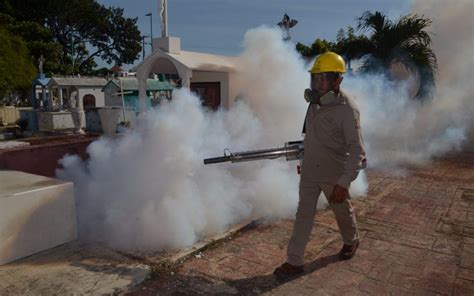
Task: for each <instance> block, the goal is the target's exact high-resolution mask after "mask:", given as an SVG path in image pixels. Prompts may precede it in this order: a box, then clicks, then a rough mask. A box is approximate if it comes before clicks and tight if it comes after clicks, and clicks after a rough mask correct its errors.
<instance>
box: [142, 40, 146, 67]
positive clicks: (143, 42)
mask: <svg viewBox="0 0 474 296" xmlns="http://www.w3.org/2000/svg"><path fill="white" fill-rule="evenodd" d="M145 37H146V35H143V36H142V49H143V53H142V61H143V60H144V59H145Z"/></svg>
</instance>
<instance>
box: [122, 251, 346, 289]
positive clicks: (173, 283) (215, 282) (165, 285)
mask: <svg viewBox="0 0 474 296" xmlns="http://www.w3.org/2000/svg"><path fill="white" fill-rule="evenodd" d="M338 261H339V259H338V256H337V255H331V256H326V257H322V258H318V259H317V260H315V261H313V262H311V263H308V264H306V265H305V268H304V269H305V271H304V273H302V274H300V275H298V276H295V277H292V278H288V279H286V280H278V279H276V278H275V276H274V275H273V274H265V275H259V276H254V277H250V278H243V279H237V280H226V279H218V278H214V277H210V276H208V275H204V274H203V275H202V276H200V275H195V276H194V275H181V274H180V275H177V276H175V277H173V278H169V279H167V280H165V281H164V282H155V283H150V285H147V287H146V289H145V290H140V291H134V292H131V293H130V294H128V295H260V294H262V293H265V292H267V291H270V290H273V289H275V288H276V287H278V286H280V285H283V284H285V283H287V282H290V281H293V280H296V279H298V278H300V277H302V276H305V275H307V274H310V273H313V272H315V271H317V270H319V269H322V268H324V267H326V266H328V265H330V264H332V263H335V262H338ZM157 293H158V294H157Z"/></svg>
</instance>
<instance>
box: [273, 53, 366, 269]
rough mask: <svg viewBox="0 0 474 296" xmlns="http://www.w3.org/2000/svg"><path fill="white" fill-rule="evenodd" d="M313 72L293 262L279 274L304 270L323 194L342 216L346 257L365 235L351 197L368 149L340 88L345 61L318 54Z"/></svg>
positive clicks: (338, 217)
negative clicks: (305, 255)
mask: <svg viewBox="0 0 474 296" xmlns="http://www.w3.org/2000/svg"><path fill="white" fill-rule="evenodd" d="M310 73H311V89H308V90H306V91H305V98H306V99H307V100H308V101H309V102H310V105H309V107H308V112H307V114H306V119H305V127H304V130H303V133H305V139H304V157H303V164H302V171H301V179H300V186H299V203H298V209H297V212H296V219H295V223H294V226H293V233H292V236H291V239H290V242H289V244H288V252H287V255H288V259H287V262H286V263H284V264H283V265H281V266H280V267H278V268H277V269H275V272H274V274H275V275H276V276H277V277H288V276H292V275H297V274H299V273H302V272H303V256H304V251H305V248H306V245H307V243H308V240H309V236H310V234H311V229H312V227H313V222H314V216H315V214H316V205H317V201H318V197H319V195H320V193H321V191H322V192H324V195H325V196H326V198H327V199H328V202H329V205H330V207H331V209H332V210H333V211H334V214H335V216H336V220H337V224H338V226H339V230H340V233H341V236H342V239H343V241H344V246H343V247H342V250H341V251H340V252H339V258H340V259H341V260H346V259H350V258H352V257H353V256H354V254H355V252H356V250H357V247H358V246H359V233H358V231H357V224H356V219H355V215H354V212H353V209H352V205H351V202H350V197H349V191H348V189H349V186H350V183H351V182H352V181H353V180H354V179H355V178H356V177H357V175H358V173H359V171H360V170H361V169H363V168H365V165H366V161H365V152H364V147H363V140H362V135H361V130H360V120H359V110H358V109H357V107H356V105H355V103H354V101H352V99H350V98H349V97H348V96H347V95H346V94H345V93H343V92H342V91H340V89H339V87H340V84H341V82H342V79H343V77H342V74H343V73H345V64H344V60H343V59H342V58H341V57H340V56H339V55H337V54H335V53H333V52H327V53H324V54H321V55H319V56H318V58H317V59H316V61H315V62H314V65H313V68H312V69H311V70H310Z"/></svg>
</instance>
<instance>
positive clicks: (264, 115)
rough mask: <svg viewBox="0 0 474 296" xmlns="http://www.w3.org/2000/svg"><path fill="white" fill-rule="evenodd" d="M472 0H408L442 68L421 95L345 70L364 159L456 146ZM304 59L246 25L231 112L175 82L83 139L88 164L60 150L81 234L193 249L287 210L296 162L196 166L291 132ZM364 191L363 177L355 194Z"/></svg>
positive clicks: (463, 123) (394, 161)
mask: <svg viewBox="0 0 474 296" xmlns="http://www.w3.org/2000/svg"><path fill="white" fill-rule="evenodd" d="M420 3H421V2H420ZM472 6H473V4H472V2H471V1H457V2H455V3H451V2H450V4H449V5H444V2H441V1H439V2H436V3H435V2H431V1H430V2H429V5H423V4H422V3H421V4H418V3H415V4H414V12H416V13H419V14H425V15H426V16H428V17H431V18H432V20H433V22H434V23H433V26H432V28H431V29H432V32H433V33H435V34H436V35H434V36H433V39H434V40H433V41H434V44H433V46H434V49H435V53H436V54H437V56H438V60H439V75H438V77H437V89H436V90H435V96H434V98H433V100H432V101H431V102H430V103H428V104H418V103H417V102H414V101H413V100H410V99H408V92H407V91H406V88H404V87H403V86H400V85H398V86H394V85H393V83H392V82H390V81H386V80H385V79H384V78H383V77H381V76H352V77H351V76H347V77H345V79H344V81H343V89H344V90H345V91H346V92H347V93H349V94H350V95H352V96H353V97H354V99H355V101H356V103H357V104H358V105H359V109H360V112H361V124H362V129H363V136H364V140H365V145H366V150H367V158H368V165H369V167H372V168H382V169H390V168H394V167H397V168H403V167H404V165H405V164H407V163H408V164H413V163H423V162H427V161H429V160H430V159H431V158H432V157H433V156H438V155H443V154H444V153H447V152H449V151H453V150H456V149H459V148H460V147H461V146H462V145H463V143H464V141H465V139H466V137H467V130H468V127H469V126H472V124H473V123H472V119H471V118H472V114H473V113H474V112H473V111H474V110H473V107H472V106H473V104H472V93H473V92H472V90H473V89H472V78H473V69H474V67H473V66H474V65H473V58H472V55H471V53H470V50H471V49H472V48H473V45H474V44H473V34H472V28H473V26H472V20H471V17H470V15H469V13H470V12H472V11H473V7H472ZM437 7H440V8H439V9H437ZM441 8H442V9H441ZM465 22H468V23H469V24H470V25H466V24H465ZM309 66H310V65H307V64H306V65H305V64H304V62H303V61H302V60H300V58H299V57H298V55H297V54H296V53H295V51H294V46H293V45H292V44H288V43H284V42H283V41H282V40H281V34H280V32H279V31H278V30H275V29H271V28H266V27H261V28H256V29H253V30H250V31H248V32H247V33H246V35H245V37H244V41H243V52H242V54H241V63H240V69H239V71H240V74H241V75H240V77H239V86H240V90H241V96H240V97H241V98H242V99H241V100H239V101H238V102H237V103H236V104H235V105H234V106H233V107H232V108H231V109H230V110H219V111H217V112H210V111H207V110H205V109H203V108H202V106H201V104H200V101H199V99H198V98H197V97H196V96H195V95H194V94H191V93H190V92H189V91H188V90H186V89H180V90H176V91H175V92H174V93H173V100H172V101H171V102H169V103H164V104H163V105H162V106H161V107H160V108H159V109H158V110H156V111H150V112H148V113H146V114H145V116H143V117H142V118H141V120H140V122H139V124H138V126H137V127H136V128H135V129H134V130H133V131H129V132H128V133H126V134H125V135H123V136H121V137H117V138H114V139H107V138H101V139H100V140H98V141H95V142H94V143H92V144H91V145H90V146H89V148H88V152H89V155H90V158H89V159H88V160H87V161H82V160H80V159H79V158H78V157H77V156H67V157H65V158H64V159H63V160H62V164H63V166H64V169H63V170H60V171H58V176H59V177H61V178H65V179H69V180H73V181H74V184H75V188H76V200H77V205H78V220H79V229H80V237H81V239H83V240H91V241H102V242H105V243H107V244H109V245H111V246H112V247H115V248H120V249H126V250H151V251H157V250H160V249H163V248H176V247H181V246H185V245H190V244H192V243H194V242H196V241H197V240H199V239H201V238H203V237H205V236H207V235H209V234H211V233H215V232H219V231H222V230H224V229H225V228H226V227H228V226H229V225H232V224H235V223H238V222H239V221H242V220H244V219H248V218H255V217H258V218H260V217H267V218H284V217H293V215H294V212H295V208H296V205H297V199H298V195H297V194H298V178H299V177H298V175H297V174H296V173H295V166H296V162H286V161H284V160H282V159H280V160H265V161H257V162H249V163H238V164H219V165H209V166H204V165H203V163H202V160H203V158H206V157H212V156H218V155H221V154H222V150H223V149H224V148H230V149H232V150H234V151H238V150H247V149H255V148H265V147H269V146H276V145H282V144H283V143H284V142H285V141H289V140H298V139H299V138H300V135H301V128H302V124H303V119H304V114H305V111H306V107H307V105H306V103H305V101H304V99H303V96H302V94H303V90H304V89H305V88H306V87H308V85H309V75H308V73H307V69H308V68H309ZM366 189H367V187H366V183H365V176H364V175H363V174H361V175H360V178H359V179H358V180H357V181H356V182H354V184H353V186H352V187H351V190H352V194H353V195H363V194H364V192H365V191H366ZM320 202H324V198H321V199H320Z"/></svg>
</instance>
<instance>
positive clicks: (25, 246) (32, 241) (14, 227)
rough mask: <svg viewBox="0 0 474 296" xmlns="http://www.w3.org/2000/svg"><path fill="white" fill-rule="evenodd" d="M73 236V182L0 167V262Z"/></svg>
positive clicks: (42, 249)
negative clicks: (0, 168)
mask: <svg viewBox="0 0 474 296" xmlns="http://www.w3.org/2000/svg"><path fill="white" fill-rule="evenodd" d="M76 238H77V228H76V206H75V200H74V186H73V183H72V182H67V181H62V180H58V179H53V178H48V177H43V176H38V175H33V174H28V173H24V172H19V171H5V170H0V265H1V264H6V263H9V262H11V261H14V260H17V259H20V258H23V257H26V256H30V255H32V254H35V253H38V252H41V251H44V250H47V249H50V248H53V247H55V246H58V245H62V244H64V243H67V242H70V241H72V240H75V239H76Z"/></svg>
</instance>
